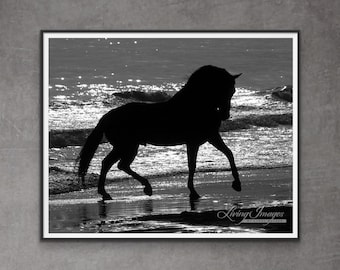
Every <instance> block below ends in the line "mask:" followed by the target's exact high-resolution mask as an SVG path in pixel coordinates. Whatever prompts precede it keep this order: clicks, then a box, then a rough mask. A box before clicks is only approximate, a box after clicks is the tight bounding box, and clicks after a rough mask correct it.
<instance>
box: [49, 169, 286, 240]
mask: <svg viewBox="0 0 340 270" xmlns="http://www.w3.org/2000/svg"><path fill="white" fill-rule="evenodd" d="M227 174H228V172H220V173H202V174H200V173H198V174H197V178H196V184H197V190H198V191H199V192H200V193H201V195H202V197H201V198H200V199H199V200H196V201H192V200H189V197H188V191H187V189H186V187H185V185H180V184H179V183H182V182H183V183H185V180H186V176H176V177H175V176H172V177H170V178H169V177H167V178H166V179H163V178H159V179H153V180H152V181H151V184H152V185H153V186H154V187H155V189H154V191H155V192H154V195H153V196H151V197H149V196H146V195H142V191H141V187H136V188H131V182H129V181H126V182H120V183H116V184H115V185H110V186H109V188H108V192H109V193H110V194H111V195H112V197H113V200H112V201H105V202H104V201H102V200H99V197H98V195H97V194H96V189H88V190H85V191H84V192H74V193H65V194H59V195H53V196H51V197H50V203H49V213H50V220H49V224H50V232H55V233H63V232H64V233H65V232H197V233H198V232H230V231H233V232H235V231H237V232H249V231H254V230H255V228H253V227H252V228H250V227H249V226H236V225H235V224H229V223H226V222H225V221H222V222H221V221H219V220H216V219H215V220H214V219H213V217H216V211H220V210H226V209H230V208H233V207H237V208H247V209H250V208H256V207H259V206H269V207H284V211H285V212H286V213H289V211H291V210H289V209H291V199H292V195H291V194H292V192H291V168H277V169H270V170H268V169H265V170H257V172H254V170H250V171H248V172H241V177H242V178H241V179H243V180H244V181H243V183H244V190H243V191H242V194H240V193H237V192H235V191H233V190H232V189H231V188H230V182H231V179H230V180H226V178H229V177H228V176H226V175H227ZM259 174H260V176H259ZM170 180H171V183H172V187H167V186H166V187H164V185H161V183H162V182H163V183H164V182H165V181H169V183H170ZM209 220H210V222H209ZM259 229H260V230H263V228H256V231H258V230H259ZM265 229H266V228H265ZM275 229H277V228H275Z"/></svg>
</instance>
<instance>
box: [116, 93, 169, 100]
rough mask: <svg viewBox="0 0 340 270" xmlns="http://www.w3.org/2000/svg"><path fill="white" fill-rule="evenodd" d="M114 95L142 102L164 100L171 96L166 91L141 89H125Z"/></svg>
mask: <svg viewBox="0 0 340 270" xmlns="http://www.w3.org/2000/svg"><path fill="white" fill-rule="evenodd" d="M113 95H114V96H116V97H119V98H123V99H132V100H135V101H144V102H164V101H167V100H169V99H170V98H171V95H170V94H169V93H167V92H163V91H157V92H143V91H126V92H120V93H114V94H113Z"/></svg>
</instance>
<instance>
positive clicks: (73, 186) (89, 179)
mask: <svg viewBox="0 0 340 270" xmlns="http://www.w3.org/2000/svg"><path fill="white" fill-rule="evenodd" d="M292 167H293V166H292V165H282V166H273V167H264V166H263V167H242V168H238V171H239V172H245V171H258V170H274V169H282V168H292ZM216 172H221V173H223V172H227V173H228V172H231V169H230V168H212V169H199V170H196V172H195V174H196V176H197V174H205V173H216ZM187 174H188V171H177V172H165V173H163V174H155V175H145V176H144V177H146V178H147V179H150V180H153V179H160V178H164V177H176V176H187ZM98 179H99V175H98V174H96V173H89V174H87V175H86V179H85V189H90V188H95V187H97V183H98ZM131 179H132V177H131V176H129V175H127V176H126V177H117V178H107V179H106V185H110V184H112V183H117V182H118V183H119V182H121V181H126V180H131ZM48 185H49V195H50V196H51V195H57V194H63V193H69V192H74V191H81V190H83V188H82V187H81V183H80V178H79V177H78V175H77V173H76V172H72V171H68V170H64V169H61V168H59V167H55V166H51V167H49V179H48Z"/></svg>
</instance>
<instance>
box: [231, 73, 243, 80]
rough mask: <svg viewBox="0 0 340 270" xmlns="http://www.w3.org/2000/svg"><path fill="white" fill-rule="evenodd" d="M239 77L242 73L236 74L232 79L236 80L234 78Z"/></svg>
mask: <svg viewBox="0 0 340 270" xmlns="http://www.w3.org/2000/svg"><path fill="white" fill-rule="evenodd" d="M241 75H242V73H240V74H237V75H233V77H234V79H236V78H238V77H240V76H241Z"/></svg>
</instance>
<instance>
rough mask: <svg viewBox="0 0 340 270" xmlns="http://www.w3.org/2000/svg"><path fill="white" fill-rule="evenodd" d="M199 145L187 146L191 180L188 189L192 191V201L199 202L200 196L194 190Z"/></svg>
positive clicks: (189, 179)
mask: <svg viewBox="0 0 340 270" xmlns="http://www.w3.org/2000/svg"><path fill="white" fill-rule="evenodd" d="M198 148H199V145H196V144H188V145H187V155H188V166H189V178H188V188H189V190H190V200H198V199H199V198H200V195H198V193H197V192H196V190H195V188H194V174H195V170H196V159H197V152H198Z"/></svg>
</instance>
